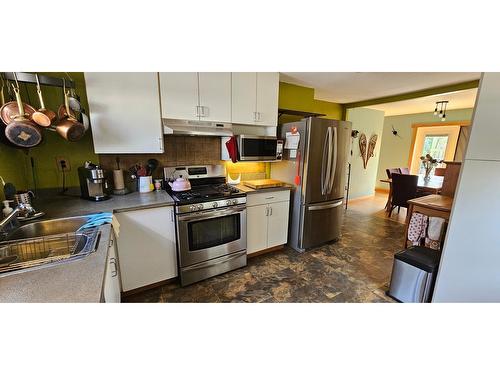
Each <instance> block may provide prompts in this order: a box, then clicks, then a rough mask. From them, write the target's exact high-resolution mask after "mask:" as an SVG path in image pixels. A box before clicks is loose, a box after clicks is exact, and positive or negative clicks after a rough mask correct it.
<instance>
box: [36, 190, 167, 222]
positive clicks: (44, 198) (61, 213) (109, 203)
mask: <svg viewBox="0 0 500 375" xmlns="http://www.w3.org/2000/svg"><path fill="white" fill-rule="evenodd" d="M173 204H174V200H173V199H172V198H171V197H170V195H168V193H167V192H166V191H158V192H156V191H152V192H151V193H137V192H134V193H130V194H126V195H112V196H111V199H108V200H106V201H102V202H92V201H88V200H85V199H82V198H80V196H79V195H78V193H77V192H71V193H70V194H67V195H57V194H50V195H46V194H40V196H39V198H37V199H35V200H33V207H35V209H36V210H37V211H43V212H45V214H46V215H45V216H44V217H43V218H42V219H54V218H61V217H70V216H78V215H87V214H91V213H96V212H124V211H131V210H137V209H143V208H153V207H162V206H171V205H173Z"/></svg>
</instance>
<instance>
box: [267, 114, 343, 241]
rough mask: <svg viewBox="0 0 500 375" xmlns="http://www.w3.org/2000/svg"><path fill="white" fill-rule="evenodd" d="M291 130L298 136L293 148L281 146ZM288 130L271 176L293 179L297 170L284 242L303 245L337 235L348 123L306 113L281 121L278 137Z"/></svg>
mask: <svg viewBox="0 0 500 375" xmlns="http://www.w3.org/2000/svg"><path fill="white" fill-rule="evenodd" d="M293 134H299V137H300V138H299V143H298V146H297V149H296V150H295V151H294V150H293V149H288V148H286V147H287V146H291V145H292V144H293V142H291V140H292V139H293V138H292V137H293ZM287 136H288V137H289V142H288V143H289V144H288V145H287V144H286V143H287V142H286V141H285V149H284V150H283V151H284V152H283V161H282V162H277V163H272V166H271V177H272V178H275V179H279V180H282V181H285V182H288V183H290V184H294V185H295V181H296V175H298V176H300V184H299V185H298V186H296V185H295V189H294V191H293V192H292V199H291V202H292V209H291V217H290V229H289V236H288V245H289V246H290V247H292V248H294V249H295V250H297V251H304V250H307V249H309V248H312V247H315V246H318V245H321V244H324V243H327V242H330V241H334V240H337V239H339V237H340V229H341V225H342V218H343V203H344V196H345V183H346V165H347V161H348V159H347V158H348V153H349V148H350V137H351V123H350V122H348V121H337V120H327V119H320V118H313V117H309V118H305V119H303V120H301V121H298V122H291V123H287V124H283V125H280V126H279V128H278V137H281V138H282V139H284V140H286V139H287ZM290 136H291V137H290Z"/></svg>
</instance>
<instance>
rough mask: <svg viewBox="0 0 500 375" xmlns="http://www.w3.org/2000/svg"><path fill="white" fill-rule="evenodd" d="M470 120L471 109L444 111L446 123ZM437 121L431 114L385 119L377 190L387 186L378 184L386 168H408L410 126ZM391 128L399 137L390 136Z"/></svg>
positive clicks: (388, 117) (384, 174)
mask: <svg viewBox="0 0 500 375" xmlns="http://www.w3.org/2000/svg"><path fill="white" fill-rule="evenodd" d="M471 118H472V108H468V109H455V110H449V111H446V119H447V120H448V121H460V120H470V119H471ZM438 120H439V119H438V118H437V117H436V116H434V113H433V112H427V113H414V114H409V115H399V116H387V117H385V119H384V130H383V134H382V147H381V150H380V158H379V165H378V172H377V188H381V189H387V184H385V183H383V182H380V179H382V178H386V177H387V176H386V173H385V170H386V169H387V168H399V167H407V166H408V156H409V154H410V147H411V125H412V124H414V123H419V122H437V121H438ZM443 125H446V121H445V122H443ZM393 126H394V128H395V129H396V130H397V131H398V134H399V135H400V136H401V137H396V136H394V135H392V127H393Z"/></svg>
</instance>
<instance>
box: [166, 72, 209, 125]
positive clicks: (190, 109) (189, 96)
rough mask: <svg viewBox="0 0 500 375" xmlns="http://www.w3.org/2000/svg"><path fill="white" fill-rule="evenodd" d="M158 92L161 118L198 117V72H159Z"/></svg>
mask: <svg viewBox="0 0 500 375" xmlns="http://www.w3.org/2000/svg"><path fill="white" fill-rule="evenodd" d="M160 94H161V115H162V117H163V118H170V119H178V120H198V119H199V113H200V108H199V95H198V73H196V72H195V73H160Z"/></svg>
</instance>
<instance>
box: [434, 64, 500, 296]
mask: <svg viewBox="0 0 500 375" xmlns="http://www.w3.org/2000/svg"><path fill="white" fill-rule="evenodd" d="M498 103H500V73H485V74H484V75H483V76H482V78H481V83H480V87H479V94H478V98H477V101H476V107H475V111H474V115H473V120H472V130H471V136H470V141H469V144H468V147H467V151H466V153H465V162H464V164H463V165H462V171H461V174H460V180H459V184H458V187H457V192H456V194H455V199H454V203H453V208H452V212H451V218H450V223H449V227H448V233H447V236H446V241H445V244H444V247H443V254H442V258H441V264H440V267H439V272H438V277H437V281H436V287H435V290H434V296H433V302H500V234H499V233H500V232H499V228H500V227H499V224H500V220H499V219H498V214H499V212H500V147H498V140H499V139H500V126H499V112H498Z"/></svg>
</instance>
